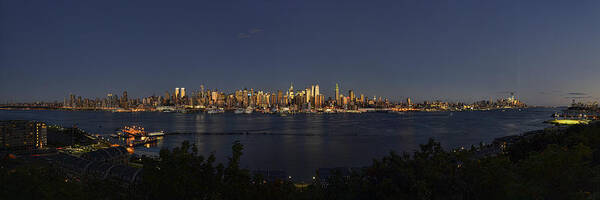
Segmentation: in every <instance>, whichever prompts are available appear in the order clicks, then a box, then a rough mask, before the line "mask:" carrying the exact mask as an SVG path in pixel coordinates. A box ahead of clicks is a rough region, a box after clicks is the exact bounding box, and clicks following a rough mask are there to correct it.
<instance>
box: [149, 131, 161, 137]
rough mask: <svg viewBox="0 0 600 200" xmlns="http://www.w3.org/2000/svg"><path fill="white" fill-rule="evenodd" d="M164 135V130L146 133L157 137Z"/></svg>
mask: <svg viewBox="0 0 600 200" xmlns="http://www.w3.org/2000/svg"><path fill="white" fill-rule="evenodd" d="M164 135H165V132H164V131H158V132H152V133H148V137H158V136H164Z"/></svg>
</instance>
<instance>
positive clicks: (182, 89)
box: [179, 88, 185, 98]
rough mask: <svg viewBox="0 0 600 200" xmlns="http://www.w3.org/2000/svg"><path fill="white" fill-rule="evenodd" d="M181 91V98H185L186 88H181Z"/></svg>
mask: <svg viewBox="0 0 600 200" xmlns="http://www.w3.org/2000/svg"><path fill="white" fill-rule="evenodd" d="M179 93H180V95H181V96H180V98H184V97H185V88H179Z"/></svg>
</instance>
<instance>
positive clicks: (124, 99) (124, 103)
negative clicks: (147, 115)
mask: <svg viewBox="0 0 600 200" xmlns="http://www.w3.org/2000/svg"><path fill="white" fill-rule="evenodd" d="M121 107H123V108H128V107H129V99H127V91H123V97H121Z"/></svg>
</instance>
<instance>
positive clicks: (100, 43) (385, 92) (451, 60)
mask: <svg viewBox="0 0 600 200" xmlns="http://www.w3.org/2000/svg"><path fill="white" fill-rule="evenodd" d="M599 76H600V1H549V0H543V1H509V0H498V1H484V0H479V1H469V0H458V1H423V0H410V1H405V0H397V1H387V2H383V1H381V2H379V1H377V2H375V1H337V2H334V1H330V2H328V3H325V2H324V1H239V2H233V1H147V0H144V1H28V0H25V1H1V2H0V103H5V102H10V101H13V102H14V101H17V102H22V101H37V100H58V101H62V100H63V98H64V97H66V96H68V95H69V93H73V94H77V95H81V96H84V97H105V96H106V94H107V93H109V92H112V93H116V94H118V95H120V94H121V93H122V91H124V90H127V92H128V93H129V96H132V97H142V96H149V95H152V94H156V95H163V94H164V92H165V91H169V92H173V89H174V88H175V87H184V88H186V89H187V90H188V92H191V91H193V90H197V89H198V88H199V87H200V85H201V84H204V85H205V87H206V88H218V89H221V90H224V91H226V92H231V91H234V90H235V89H243V88H255V89H257V88H259V89H264V90H267V91H276V90H277V89H282V90H284V89H287V88H289V86H290V83H291V82H293V83H294V87H295V88H299V89H300V88H306V87H307V86H310V85H311V84H319V85H320V87H321V93H324V94H326V95H327V96H330V95H331V94H332V93H333V88H334V86H335V83H336V82H338V83H340V86H341V89H342V91H343V94H347V90H348V89H353V90H354V91H356V92H357V93H358V94H360V93H364V94H365V95H368V96H373V95H377V96H385V97H389V98H391V99H392V100H399V99H404V98H406V97H411V98H412V99H414V100H417V101H422V100H435V99H440V100H451V101H456V100H460V101H466V102H472V101H474V100H482V99H485V100H487V99H489V98H490V97H492V98H494V99H495V98H499V97H506V96H508V95H509V92H510V91H514V92H516V94H517V96H518V97H519V98H520V99H521V100H523V101H524V102H525V103H527V104H530V105H567V104H568V103H569V102H570V101H571V99H573V98H576V99H578V100H581V101H586V102H587V101H598V100H599V99H598V97H600V91H599V88H600V78H599Z"/></svg>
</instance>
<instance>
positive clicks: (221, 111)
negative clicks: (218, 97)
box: [206, 108, 225, 114]
mask: <svg viewBox="0 0 600 200" xmlns="http://www.w3.org/2000/svg"><path fill="white" fill-rule="evenodd" d="M224 112H225V110H223V108H212V109H208V110H207V111H206V113H208V114H218V113H224Z"/></svg>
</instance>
